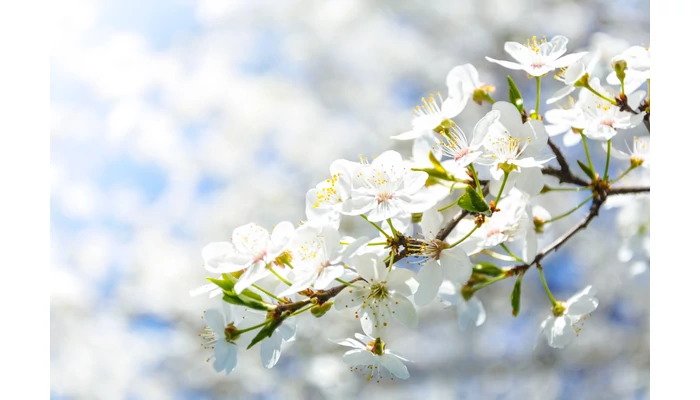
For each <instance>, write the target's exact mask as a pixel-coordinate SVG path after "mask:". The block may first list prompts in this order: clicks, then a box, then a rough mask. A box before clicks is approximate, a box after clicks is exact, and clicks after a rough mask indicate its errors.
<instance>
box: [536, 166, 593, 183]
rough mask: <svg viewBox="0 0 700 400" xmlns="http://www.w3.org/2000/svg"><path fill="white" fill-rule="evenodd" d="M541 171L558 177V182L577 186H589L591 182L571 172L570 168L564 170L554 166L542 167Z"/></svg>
mask: <svg viewBox="0 0 700 400" xmlns="http://www.w3.org/2000/svg"><path fill="white" fill-rule="evenodd" d="M542 173H543V174H545V175H549V176H554V177H556V178H559V183H571V184H574V185H577V186H583V187H586V186H590V185H591V184H590V183H588V182H586V181H584V180H583V179H581V178H579V177H578V176H576V175H574V174H573V173H571V170H568V171H564V170H560V169H556V168H554V167H544V168H542Z"/></svg>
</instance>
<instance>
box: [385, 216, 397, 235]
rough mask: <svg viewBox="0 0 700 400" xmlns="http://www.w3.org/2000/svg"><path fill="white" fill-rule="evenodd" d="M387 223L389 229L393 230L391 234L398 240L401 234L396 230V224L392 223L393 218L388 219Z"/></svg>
mask: <svg viewBox="0 0 700 400" xmlns="http://www.w3.org/2000/svg"><path fill="white" fill-rule="evenodd" d="M386 222H387V224H389V228H391V233H392V234H393V235H394V238H396V239H398V237H399V234H398V231H397V230H396V228H394V224H392V223H391V218H387V219H386Z"/></svg>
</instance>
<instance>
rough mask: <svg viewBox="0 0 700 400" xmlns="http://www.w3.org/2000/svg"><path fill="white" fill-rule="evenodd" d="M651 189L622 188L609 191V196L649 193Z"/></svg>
mask: <svg viewBox="0 0 700 400" xmlns="http://www.w3.org/2000/svg"><path fill="white" fill-rule="evenodd" d="M649 191H650V188H649V187H648V186H647V187H622V188H615V189H610V190H608V196H613V195H616V194H632V193H649Z"/></svg>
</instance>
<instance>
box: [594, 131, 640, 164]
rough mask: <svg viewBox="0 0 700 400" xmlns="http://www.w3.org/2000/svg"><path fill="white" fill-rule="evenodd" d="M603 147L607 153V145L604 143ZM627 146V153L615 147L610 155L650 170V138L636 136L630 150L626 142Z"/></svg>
mask: <svg viewBox="0 0 700 400" xmlns="http://www.w3.org/2000/svg"><path fill="white" fill-rule="evenodd" d="M602 145H603V149H604V150H606V151H607V143H603V144H602ZM625 145H626V146H627V151H622V150H618V149H617V148H615V146H612V149H611V151H610V155H612V156H613V157H615V158H617V159H618V160H628V161H629V162H630V163H631V164H633V165H637V166H639V165H641V166H643V167H645V168H649V161H650V158H651V157H650V156H651V153H650V150H649V145H650V139H649V136H645V137H637V136H635V137H634V143H633V144H632V148H631V149H630V148H629V145H627V142H625Z"/></svg>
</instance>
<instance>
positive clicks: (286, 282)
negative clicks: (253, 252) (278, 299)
mask: <svg viewBox="0 0 700 400" xmlns="http://www.w3.org/2000/svg"><path fill="white" fill-rule="evenodd" d="M270 272H272V275H274V276H276V277H277V279H279V280H281V281H282V282H284V284H285V285H287V286H292V282H290V281H288V280H286V279H284V277H283V276H282V275H280V274H278V273H277V271H275V269H274V268H270Z"/></svg>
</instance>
